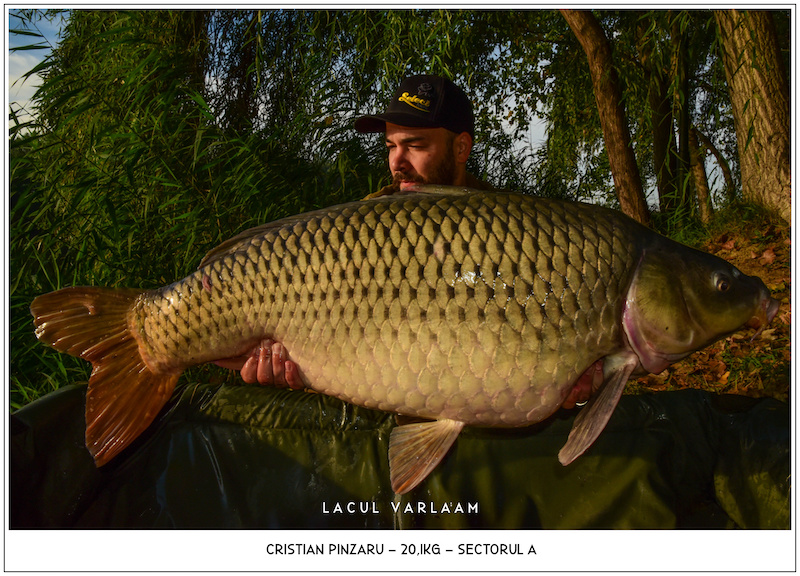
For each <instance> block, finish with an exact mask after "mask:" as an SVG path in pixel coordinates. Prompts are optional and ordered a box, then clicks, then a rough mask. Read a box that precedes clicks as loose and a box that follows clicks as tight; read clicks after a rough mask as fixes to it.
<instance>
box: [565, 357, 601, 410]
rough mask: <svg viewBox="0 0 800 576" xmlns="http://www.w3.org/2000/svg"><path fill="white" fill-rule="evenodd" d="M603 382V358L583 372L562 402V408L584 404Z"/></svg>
mask: <svg viewBox="0 0 800 576" xmlns="http://www.w3.org/2000/svg"><path fill="white" fill-rule="evenodd" d="M602 384H603V359H602V358H601V359H600V360H598V361H597V362H595V363H594V364H592V365H591V366H589V367H588V368H587V369H586V371H585V372H584V373H583V374H581V376H580V378H578V380H577V381H576V382H575V384H574V385H573V386H572V390H570V392H569V394H568V395H567V397H566V398H565V399H564V402H563V403H562V404H561V407H562V408H567V409H570V408H574V407H575V406H583V405H584V404H586V402H588V401H589V398H591V397H592V394H594V393H595V392H597V390H598V389H599V388H600V386H601V385H602Z"/></svg>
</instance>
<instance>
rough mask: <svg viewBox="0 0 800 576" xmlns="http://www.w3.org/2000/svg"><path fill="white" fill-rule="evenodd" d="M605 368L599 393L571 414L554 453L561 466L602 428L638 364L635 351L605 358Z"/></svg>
mask: <svg viewBox="0 0 800 576" xmlns="http://www.w3.org/2000/svg"><path fill="white" fill-rule="evenodd" d="M605 365H606V368H607V369H610V371H609V372H608V377H607V378H606V382H605V384H604V385H603V387H602V388H601V389H600V392H599V393H598V394H597V395H596V396H594V397H592V398H591V399H590V400H589V404H588V405H587V406H586V407H585V408H583V409H582V410H581V412H580V414H578V415H577V416H576V417H575V422H574V423H573V424H572V430H570V433H569V437H568V438H567V442H566V444H564V446H563V447H562V448H561V450H560V451H559V453H558V461H559V462H561V464H563V465H564V466H566V465H567V464H570V463H571V462H573V461H574V460H575V459H576V458H577V457H578V456H580V455H581V454H583V453H584V452H586V450H587V449H588V448H589V446H591V445H592V444H593V443H594V441H595V440H597V437H598V436H599V435H600V432H602V431H603V429H604V428H605V427H606V424H607V423H608V419H609V418H611V413H612V412H614V408H616V407H617V403H619V399H620V396H622V390H623V389H624V388H625V384H627V383H628V378H630V376H631V374H632V373H633V371H634V370H635V369H636V367H637V366H638V365H639V360H638V357H637V356H636V355H635V354H632V353H631V354H626V355H624V356H621V357H619V358H611V357H609V358H607V359H606V362H605Z"/></svg>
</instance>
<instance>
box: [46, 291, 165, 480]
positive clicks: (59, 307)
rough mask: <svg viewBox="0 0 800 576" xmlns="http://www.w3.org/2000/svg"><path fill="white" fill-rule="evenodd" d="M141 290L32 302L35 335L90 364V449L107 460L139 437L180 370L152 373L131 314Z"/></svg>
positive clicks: (98, 459) (56, 295) (59, 294)
mask: <svg viewBox="0 0 800 576" xmlns="http://www.w3.org/2000/svg"><path fill="white" fill-rule="evenodd" d="M140 295H141V291H139V290H128V289H111V288H94V287H73V288H64V289H62V290H58V291H56V292H50V293H49V294H44V295H42V296H39V297H38V298H36V299H35V300H34V301H33V302H32V303H31V314H32V315H33V317H34V325H35V327H36V336H37V338H39V340H41V341H42V342H44V343H46V344H48V345H50V346H52V347H53V348H55V349H56V350H59V351H61V352H66V353H67V354H70V355H72V356H77V357H79V358H83V359H84V360H88V361H89V362H91V363H92V375H91V376H90V377H89V389H88V390H87V392H86V447H87V448H88V450H89V452H90V453H91V454H92V456H93V457H94V460H95V464H96V465H97V466H103V465H104V464H107V463H108V462H109V461H110V460H111V459H112V458H114V456H116V455H117V454H119V453H120V452H121V451H122V450H123V449H124V448H125V447H126V446H128V445H129V444H130V443H131V442H133V440H135V439H136V437H137V436H139V435H140V434H141V433H142V432H143V431H144V429H145V428H147V427H148V426H149V425H150V424H151V423H152V422H153V420H154V419H155V417H156V416H157V415H158V412H159V411H160V410H161V408H162V407H163V406H164V404H166V402H167V400H168V399H169V397H170V396H171V394H172V391H173V389H174V388H175V384H176V382H177V381H178V377H179V375H180V373H179V372H163V373H160V372H154V371H153V370H151V369H150V368H149V367H148V366H147V364H146V362H145V360H144V359H143V358H142V354H141V352H140V349H139V342H138V340H137V336H136V335H135V334H134V333H133V332H132V331H131V328H130V325H129V322H128V315H129V312H130V310H131V307H132V306H133V305H134V303H135V302H136V299H137V298H138V297H139V296H140Z"/></svg>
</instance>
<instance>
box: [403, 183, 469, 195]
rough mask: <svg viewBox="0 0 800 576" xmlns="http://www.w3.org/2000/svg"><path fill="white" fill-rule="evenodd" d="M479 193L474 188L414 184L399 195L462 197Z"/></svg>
mask: <svg viewBox="0 0 800 576" xmlns="http://www.w3.org/2000/svg"><path fill="white" fill-rule="evenodd" d="M477 192H480V190H477V189H475V188H468V187H466V186H445V185H443V184H414V185H412V186H409V187H407V188H404V189H403V190H401V191H400V194H446V195H450V196H464V195H466V194H475V193H477Z"/></svg>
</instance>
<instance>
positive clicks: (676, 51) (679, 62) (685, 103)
mask: <svg viewBox="0 0 800 576" xmlns="http://www.w3.org/2000/svg"><path fill="white" fill-rule="evenodd" d="M670 37H671V45H672V78H673V79H674V80H673V81H674V82H675V83H676V85H677V90H675V91H674V93H673V95H674V99H675V103H674V106H673V110H674V111H675V112H674V114H675V116H676V117H677V118H676V119H677V123H678V157H677V162H676V167H677V169H676V171H675V172H674V174H675V176H676V181H675V191H676V193H677V194H676V197H675V198H674V199H673V202H674V204H673V205H672V206H670V211H672V210H677V211H679V212H683V211H684V210H688V208H689V206H690V194H689V178H688V177H687V176H688V174H689V172H690V166H691V157H690V152H689V146H690V144H689V138H690V136H689V130H690V128H691V121H690V118H689V106H690V104H689V103H690V102H691V101H692V98H691V94H690V93H689V74H688V71H687V68H688V59H689V56H688V52H687V46H686V44H687V39H686V35H685V33H684V32H682V31H681V27H680V25H679V23H678V20H677V19H676V18H675V19H673V21H672V34H671V36H670Z"/></svg>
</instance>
